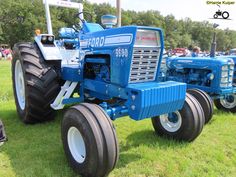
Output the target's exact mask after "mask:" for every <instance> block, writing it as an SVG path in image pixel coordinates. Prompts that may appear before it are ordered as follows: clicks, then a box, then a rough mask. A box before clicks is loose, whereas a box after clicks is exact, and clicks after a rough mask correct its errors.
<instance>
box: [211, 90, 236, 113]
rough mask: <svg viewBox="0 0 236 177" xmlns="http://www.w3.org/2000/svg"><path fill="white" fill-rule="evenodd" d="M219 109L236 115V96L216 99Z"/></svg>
mask: <svg viewBox="0 0 236 177" xmlns="http://www.w3.org/2000/svg"><path fill="white" fill-rule="evenodd" d="M214 103H215V106H216V107H217V109H220V110H223V111H226V112H232V113H236V94H231V95H228V96H226V98H220V99H216V100H215V101H214Z"/></svg>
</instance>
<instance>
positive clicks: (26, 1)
mask: <svg viewBox="0 0 236 177" xmlns="http://www.w3.org/2000/svg"><path fill="white" fill-rule="evenodd" d="M50 11H51V18H52V24H53V31H54V33H55V35H57V34H58V33H57V32H58V29H59V28H60V27H71V26H72V25H73V24H75V23H78V22H79V21H78V18H76V17H75V14H76V13H77V10H75V9H67V8H61V7H52V8H50ZM84 11H86V12H89V13H90V14H91V16H92V17H91V16H90V15H88V14H87V13H86V14H85V18H86V19H87V21H92V22H97V23H101V16H102V15H104V14H114V15H115V14H116V9H115V8H114V7H112V6H111V5H109V4H107V3H103V4H91V3H89V2H88V1H85V2H84ZM122 25H123V26H125V25H141V26H154V27H159V28H162V29H163V32H164V37H165V38H164V39H165V47H166V49H173V48H176V47H187V48H191V47H192V46H199V47H201V49H202V50H209V49H210V45H211V41H212V36H213V30H214V29H213V27H212V24H211V23H209V22H207V21H202V22H196V21H192V20H191V19H190V18H185V19H181V20H177V19H175V17H174V16H173V15H167V16H163V15H161V14H160V12H159V11H154V10H148V11H143V12H135V11H131V10H122ZM35 29H41V31H42V32H43V33H46V19H45V11H44V6H43V4H42V0H1V1H0V43H7V44H10V46H13V45H14V44H15V43H16V42H19V41H31V40H32V38H33V36H34V31H35ZM216 32H217V50H218V51H226V50H229V49H231V48H235V47H236V31H234V30H229V29H225V30H221V29H216Z"/></svg>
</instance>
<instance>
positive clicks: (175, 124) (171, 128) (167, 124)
mask: <svg viewBox="0 0 236 177" xmlns="http://www.w3.org/2000/svg"><path fill="white" fill-rule="evenodd" d="M171 114H175V119H176V120H175V121H173V120H171V119H170V117H169V116H170V115H169V114H164V115H161V116H160V122H161V125H162V127H163V128H164V129H165V130H167V131H168V132H176V131H178V130H179V129H180V127H181V125H182V117H181V115H180V113H179V111H176V112H173V113H171Z"/></svg>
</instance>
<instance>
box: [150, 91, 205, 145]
mask: <svg viewBox="0 0 236 177" xmlns="http://www.w3.org/2000/svg"><path fill="white" fill-rule="evenodd" d="M204 123H205V117H204V113H203V110H202V107H201V105H200V104H199V103H198V101H197V100H196V99H195V98H194V97H193V96H192V95H190V94H188V93H186V99H185V103H184V105H183V108H182V109H181V110H179V111H176V112H174V113H169V114H166V115H161V116H157V117H153V118H152V125H153V127H154V130H155V131H156V133H157V134H158V135H160V136H165V137H167V138H171V139H175V140H179V141H188V142H191V141H193V140H194V139H195V138H197V137H198V136H199V135H200V133H201V131H202V129H203V126H204Z"/></svg>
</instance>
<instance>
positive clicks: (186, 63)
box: [167, 57, 234, 69]
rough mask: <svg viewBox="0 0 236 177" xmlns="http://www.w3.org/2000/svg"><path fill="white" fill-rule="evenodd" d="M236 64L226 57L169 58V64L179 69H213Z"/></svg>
mask: <svg viewBox="0 0 236 177" xmlns="http://www.w3.org/2000/svg"><path fill="white" fill-rule="evenodd" d="M231 64H234V61H233V59H231V58H226V57H217V58H209V57H175V58H173V57H169V58H167V66H168V67H175V68H177V69H181V68H182V67H184V68H195V67H197V68H202V69H208V68H209V69H211V68H214V67H221V66H223V65H231Z"/></svg>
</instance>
